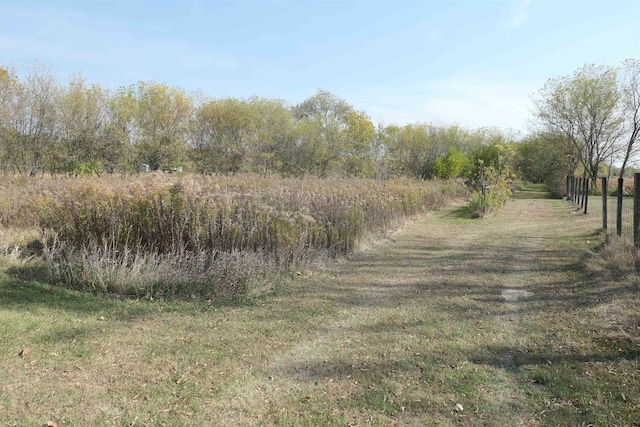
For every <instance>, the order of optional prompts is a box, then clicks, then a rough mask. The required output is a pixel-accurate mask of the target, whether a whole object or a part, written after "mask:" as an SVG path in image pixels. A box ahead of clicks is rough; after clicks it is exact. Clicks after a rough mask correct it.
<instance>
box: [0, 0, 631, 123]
mask: <svg viewBox="0 0 640 427" xmlns="http://www.w3.org/2000/svg"><path fill="white" fill-rule="evenodd" d="M627 58H640V0H597V1H589V0H513V1H507V0H502V1H500V0H492V1H489V0H473V1H472V0H468V1H455V0H447V1H445V0H435V1H429V0H236V1H222V0H182V1H178V0H129V1H124V0H84V1H59V0H47V1H30V0H0V64H2V65H3V66H15V67H16V69H17V70H18V72H19V74H20V73H25V72H26V70H27V69H28V67H30V66H33V65H34V64H37V63H44V64H45V65H47V66H48V67H50V68H51V70H52V71H53V72H54V74H55V75H56V76H57V77H58V79H59V80H60V81H61V82H63V83H64V82H66V81H68V80H69V78H70V77H72V76H74V75H77V74H78V73H79V72H82V73H83V75H84V76H85V77H86V78H87V81H88V82H90V83H99V84H101V85H103V86H105V87H107V88H110V89H116V88H118V87H119V86H128V85H131V84H134V83H136V82H138V81H140V80H143V81H155V82H158V83H165V84H167V85H169V86H177V87H180V88H182V89H184V90H186V91H188V92H194V93H195V92H199V93H201V94H203V95H204V96H206V97H210V98H226V97H235V98H248V97H250V96H253V95H257V96H260V97H266V98H281V99H284V100H286V101H287V102H289V103H290V104H291V105H295V104H297V103H299V102H302V101H303V100H304V99H306V98H308V97H310V96H312V95H314V94H315V93H317V91H318V90H319V89H322V90H326V91H329V92H331V93H333V94H334V95H335V96H337V97H339V98H341V99H343V100H345V101H347V102H348V103H349V104H351V105H352V106H353V107H354V108H355V109H357V110H359V111H364V112H365V113H367V114H368V115H369V116H370V117H371V118H372V120H373V121H374V122H375V123H381V124H398V125H404V124H408V123H417V122H426V123H434V124H442V125H451V124H457V125H460V126H463V127H466V128H469V129H475V128H480V127H498V128H502V129H505V130H507V129H510V130H514V131H517V132H526V131H527V129H529V126H530V125H531V123H532V119H533V109H532V105H531V99H532V96H533V94H534V93H535V92H536V91H538V90H540V89H541V88H542V87H543V85H544V84H545V82H546V81H547V80H548V79H550V78H556V77H560V76H563V75H569V74H572V73H573V72H574V71H576V70H577V69H579V68H580V67H582V66H584V65H586V64H592V63H594V64H602V65H610V66H615V65H619V64H620V63H621V62H622V61H623V60H624V59H627Z"/></svg>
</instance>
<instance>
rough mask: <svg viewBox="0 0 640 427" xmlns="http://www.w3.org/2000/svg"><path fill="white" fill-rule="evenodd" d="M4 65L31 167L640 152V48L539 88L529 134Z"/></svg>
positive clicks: (8, 163) (439, 163)
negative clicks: (383, 118)
mask: <svg viewBox="0 0 640 427" xmlns="http://www.w3.org/2000/svg"><path fill="white" fill-rule="evenodd" d="M23 71H24V72H23V73H20V75H21V76H23V77H19V74H18V72H17V71H16V69H15V67H10V66H2V65H0V170H2V171H3V172H6V173H18V174H24V175H31V176H34V175H38V174H67V175H83V174H94V173H95V174H101V173H114V172H125V173H127V172H135V171H136V170H138V168H139V166H140V165H147V166H148V168H149V170H167V169H169V170H176V169H178V168H180V169H182V170H185V171H191V172H197V173H202V174H212V173H219V174H229V173H242V172H250V173H259V174H280V175H284V176H300V175H316V176H320V177H324V176H329V175H338V174H339V175H350V176H359V177H375V178H386V177H391V176H401V175H404V176H411V177H416V178H420V179H429V178H433V177H441V178H454V177H458V176H465V177H471V178H473V177H474V176H475V175H477V174H478V171H479V170H482V169H484V168H486V167H491V168H493V169H495V170H496V171H498V172H499V173H501V174H502V175H510V174H515V173H517V174H519V175H520V176H521V177H522V178H524V179H527V180H530V181H535V182H546V183H547V184H549V186H550V187H551V188H552V190H553V189H556V188H557V189H561V188H562V185H561V184H562V183H563V182H564V178H565V176H566V175H567V174H570V175H575V174H581V175H584V176H585V177H588V178H595V177H597V176H598V175H601V174H602V173H603V171H604V170H610V166H612V165H617V166H620V164H622V167H621V171H620V172H621V174H624V173H625V169H626V168H627V166H628V165H629V164H630V162H631V161H633V160H634V156H635V155H636V154H637V151H638V147H637V140H638V135H639V134H640V61H639V60H637V59H628V60H626V61H624V62H623V63H622V64H620V65H619V66H598V65H585V66H584V67H582V68H580V69H579V70H577V71H576V72H575V73H573V74H572V75H568V76H561V77H556V78H552V79H550V80H549V81H548V82H547V83H546V84H545V85H544V87H543V88H541V89H540V90H539V91H538V92H537V93H536V94H535V95H534V111H533V114H534V119H535V120H534V122H535V126H534V127H533V128H532V130H531V131H530V132H529V133H528V134H526V135H516V134H514V133H510V132H505V131H502V130H499V129H495V128H482V129H473V130H470V129H465V128H463V127H460V126H457V125H435V124H432V123H412V124H407V125H403V126H399V125H396V124H390V125H384V124H374V123H373V122H372V120H371V118H370V117H369V116H368V115H367V114H366V112H363V111H358V110H356V109H355V108H354V107H353V106H352V105H350V104H349V103H348V102H347V101H345V100H343V99H341V98H339V97H337V96H336V95H334V94H332V93H329V92H327V91H324V90H319V91H318V92H317V93H315V94H314V95H312V96H310V97H309V98H307V99H305V100H304V101H302V102H300V103H298V104H293V105H292V104H289V103H288V102H287V101H285V100H282V99H270V98H263V97H259V96H254V97H251V98H248V99H237V98H207V97H204V96H202V95H200V94H190V93H187V92H186V91H185V90H183V89H181V88H179V87H172V86H169V85H167V84H164V83H157V82H153V81H140V82H137V83H135V84H132V85H129V86H123V87H119V88H118V89H115V90H109V89H106V88H104V87H102V86H101V85H99V84H92V83H89V82H88V81H87V79H86V78H85V77H84V76H83V75H82V74H79V75H77V76H73V77H72V78H70V79H69V80H68V82H67V83H64V84H63V83H60V82H59V81H58V80H57V79H56V78H55V77H54V75H53V73H52V72H51V71H50V69H49V68H48V67H47V66H46V65H44V64H36V65H32V66H31V67H28V68H27V69H25V70H23Z"/></svg>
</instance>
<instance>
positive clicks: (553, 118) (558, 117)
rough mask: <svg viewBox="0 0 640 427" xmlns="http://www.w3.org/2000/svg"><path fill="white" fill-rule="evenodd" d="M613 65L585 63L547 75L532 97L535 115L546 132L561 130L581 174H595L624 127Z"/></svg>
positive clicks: (609, 154)
mask: <svg viewBox="0 0 640 427" xmlns="http://www.w3.org/2000/svg"><path fill="white" fill-rule="evenodd" d="M620 100H621V94H620V91H619V90H618V84H617V74H616V69H615V68H612V67H606V66H596V65H586V66H584V67H582V68H581V69H579V70H578V71H576V72H575V73H574V74H573V75H571V76H563V77H559V78H555V79H550V80H549V81H548V82H547V83H546V84H545V86H544V87H543V88H542V89H541V90H540V92H538V95H537V97H536V98H535V99H534V103H535V107H536V115H537V117H538V119H539V120H540V122H541V123H542V124H543V125H544V126H545V127H546V128H547V129H548V130H549V131H550V132H560V133H562V134H565V135H566V136H567V137H568V138H569V139H570V140H571V142H572V143H573V144H574V146H575V148H576V153H577V154H578V160H579V161H580V163H582V165H583V166H584V173H585V176H586V177H588V178H597V176H598V170H599V168H600V166H601V165H602V164H604V162H605V161H606V159H608V158H610V157H611V156H612V155H613V154H614V153H615V152H616V150H617V149H618V148H619V141H620V136H621V135H622V133H623V131H624V120H623V116H622V114H621V112H622V111H621V102H620Z"/></svg>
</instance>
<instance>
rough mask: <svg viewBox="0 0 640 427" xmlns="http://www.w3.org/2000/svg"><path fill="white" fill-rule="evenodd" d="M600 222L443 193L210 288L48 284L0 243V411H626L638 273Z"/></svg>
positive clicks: (378, 415)
mask: <svg viewBox="0 0 640 427" xmlns="http://www.w3.org/2000/svg"><path fill="white" fill-rule="evenodd" d="M599 227H600V223H599V219H598V218H596V217H595V216H591V215H581V214H579V213H578V212H577V211H576V210H575V209H574V208H573V207H572V206H571V205H570V204H568V203H567V202H563V201H559V200H541V199H517V200H514V201H512V202H509V203H508V204H507V206H506V207H505V208H504V209H503V210H502V211H500V212H497V213H494V214H492V215H490V216H489V217H487V218H484V219H482V220H470V219H469V218H468V217H466V216H465V215H464V209H462V208H461V207H455V206H454V207H451V208H447V209H444V210H440V211H436V212H431V213H427V214H425V215H424V216H422V217H420V218H418V219H415V220H413V221H411V222H409V223H407V224H406V225H405V226H404V227H403V228H401V229H400V230H398V231H397V232H395V233H393V234H389V235H387V236H386V237H384V238H382V239H380V240H378V241H377V242H375V243H372V244H370V245H369V246H368V247H364V248H363V250H362V251H361V252H359V253H357V254H352V255H349V256H347V257H345V258H339V259H337V260H335V261H333V262H330V263H328V264H327V265H325V266H324V267H314V268H310V269H308V270H303V271H299V272H298V274H293V275H292V276H290V277H289V278H286V279H283V280H282V281H281V283H280V284H279V286H278V287H277V290H276V292H275V293H273V294H267V295H261V296H257V297H251V298H248V297H243V298H235V299H231V300H226V301H224V302H223V301H213V302H208V301H206V300H203V299H194V300H181V301H170V300H162V299H156V300H154V301H149V300H131V299H121V298H116V297H108V296H105V295H93V294H90V293H83V292H78V291H73V290H68V289H63V288H59V287H55V286H51V285H49V284H47V283H46V282H45V281H43V280H42V277H40V276H39V274H38V271H37V270H34V269H33V268H31V267H33V266H32V265H30V263H31V262H32V261H33V260H29V259H25V258H19V257H17V256H15V255H14V254H12V253H9V251H5V252H6V253H5V255H4V256H3V257H2V273H1V275H0V355H1V357H2V360H3V361H4V364H3V367H4V369H3V370H2V372H0V425H3V426H4V425H8V426H12V425H21V426H22V425H24V426H31V425H46V423H47V422H51V423H58V425H64V426H86V425H95V426H112V425H117V426H130V425H131V426H135V425H139V426H142V425H146V426H158V425H166V426H180V425H183V426H196V425H229V426H231V425H234V426H235V425H255V426H258V425H308V426H312V425H313V426H315V425H342V426H345V425H352V426H355V425H379V426H383V425H385V426H386V425H397V426H404V425H416V426H424V425H443V426H448V425H450V426H454V425H465V426H468V425H471V426H473V425H491V426H493V425H499V426H504V425H509V426H518V425H520V426H538V425H547V426H558V425H571V426H580V425H583V426H587V425H594V426H614V425H615V426H634V425H638V422H639V421H638V420H640V369H639V365H638V351H639V350H638V349H639V346H640V329H639V326H638V325H639V324H640V315H639V311H638V309H637V307H638V306H639V305H638V304H639V303H640V298H639V290H638V280H637V277H636V276H634V275H630V274H628V272H625V271H619V272H614V273H611V272H610V271H611V270H610V269H608V268H607V260H606V257H603V256H600V257H596V256H594V255H593V251H595V250H599V249H600V248H601V247H602V243H603V240H604V236H603V234H602V233H600V232H599V231H598V228H599ZM587 261H589V262H588V263H589V264H593V265H594V267H591V269H587V268H586V267H585V265H586V264H587ZM592 261H594V262H592ZM595 261H597V262H595ZM457 405H458V406H457Z"/></svg>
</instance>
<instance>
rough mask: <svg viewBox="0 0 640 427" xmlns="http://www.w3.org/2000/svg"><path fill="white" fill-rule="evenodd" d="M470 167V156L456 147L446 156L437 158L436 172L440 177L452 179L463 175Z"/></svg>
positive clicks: (450, 149) (451, 148)
mask: <svg viewBox="0 0 640 427" xmlns="http://www.w3.org/2000/svg"><path fill="white" fill-rule="evenodd" d="M468 168H469V157H467V155H465V154H464V153H463V152H461V151H459V150H457V149H456V148H454V147H450V148H449V151H447V154H446V156H444V157H440V158H438V159H436V162H435V174H436V176H437V177H438V178H443V179H451V178H457V177H459V176H463V175H465V174H466V173H467V170H468Z"/></svg>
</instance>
